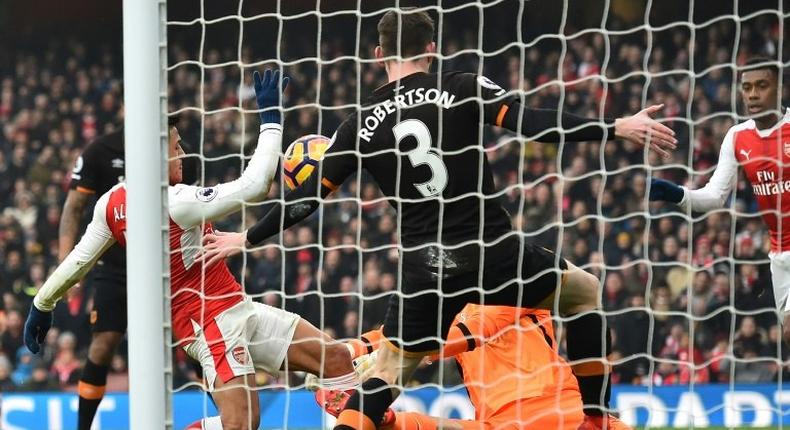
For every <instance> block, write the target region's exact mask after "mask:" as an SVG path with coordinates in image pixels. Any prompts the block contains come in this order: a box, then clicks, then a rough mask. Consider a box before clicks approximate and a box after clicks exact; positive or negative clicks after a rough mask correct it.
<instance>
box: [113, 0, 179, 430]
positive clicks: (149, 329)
mask: <svg viewBox="0 0 790 430" xmlns="http://www.w3.org/2000/svg"><path fill="white" fill-rule="evenodd" d="M166 6H167V2H166V1H165V0H125V1H124V2H123V60H124V103H125V115H126V118H125V130H124V133H125V136H124V138H125V141H126V142H133V144H127V145H126V184H127V205H128V209H127V212H128V223H127V235H128V237H129V240H128V243H127V273H128V280H127V282H128V286H129V288H127V297H128V313H129V316H130V318H129V324H128V336H129V380H130V384H129V427H130V428H134V429H156V428H166V429H169V428H172V413H171V407H170V404H171V403H170V402H171V396H170V395H169V391H170V390H169V387H170V372H169V370H168V369H170V365H169V363H171V359H170V328H169V321H170V312H169V300H168V297H169V285H170V282H169V280H170V275H169V273H170V266H169V258H168V255H169V241H168V222H167V220H168V217H167V210H166V208H167V187H168V174H167V142H168V128H167V71H166V70H167V69H166V67H165V66H166V62H167V43H166V40H167V26H166V24H165V22H166V13H167V8H166ZM166 310H167V311H166Z"/></svg>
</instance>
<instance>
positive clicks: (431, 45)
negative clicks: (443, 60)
mask: <svg viewBox="0 0 790 430" xmlns="http://www.w3.org/2000/svg"><path fill="white" fill-rule="evenodd" d="M425 52H426V53H428V54H435V53H436V42H431V43H429V44H428V45H427V46H426V47H425Z"/></svg>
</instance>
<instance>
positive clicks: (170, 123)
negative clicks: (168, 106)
mask: <svg viewBox="0 0 790 430" xmlns="http://www.w3.org/2000/svg"><path fill="white" fill-rule="evenodd" d="M178 121H181V115H178V114H176V115H169V116H168V117H167V128H172V127H175V126H177V125H178Z"/></svg>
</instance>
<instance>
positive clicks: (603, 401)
mask: <svg viewBox="0 0 790 430" xmlns="http://www.w3.org/2000/svg"><path fill="white" fill-rule="evenodd" d="M567 327H568V339H567V340H568V359H569V360H570V361H571V362H572V363H573V362H576V361H577V360H584V361H582V362H579V363H573V364H572V365H571V368H572V369H573V373H574V375H576V379H577V380H578V381H579V391H581V395H582V402H583V403H584V413H585V414H587V415H602V414H603V413H604V412H606V410H608V409H609V398H610V397H611V393H612V388H611V385H612V384H611V380H610V379H611V376H610V375H611V372H610V369H609V364H608V362H607V361H606V356H607V355H608V354H609V351H610V350H611V348H612V335H611V333H609V329H608V328H607V326H606V318H605V317H604V316H603V315H600V314H598V313H589V314H585V315H582V316H581V317H579V318H576V319H574V320H571V321H569V322H568V325H567ZM602 335H603V336H604V337H603V338H602V337H601V336H602Z"/></svg>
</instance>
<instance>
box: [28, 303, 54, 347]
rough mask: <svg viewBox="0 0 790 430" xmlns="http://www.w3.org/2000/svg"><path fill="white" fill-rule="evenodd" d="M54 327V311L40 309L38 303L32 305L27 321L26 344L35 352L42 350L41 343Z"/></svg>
mask: <svg viewBox="0 0 790 430" xmlns="http://www.w3.org/2000/svg"><path fill="white" fill-rule="evenodd" d="M50 327H52V312H44V311H40V310H38V308H37V307H36V305H30V313H29V314H28V315H27V320H26V321H25V334H24V338H25V345H26V346H27V349H29V350H30V352H32V353H33V354H38V352H39V351H41V345H42V344H43V343H44V340H45V339H46V337H47V332H48V331H49V329H50Z"/></svg>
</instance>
